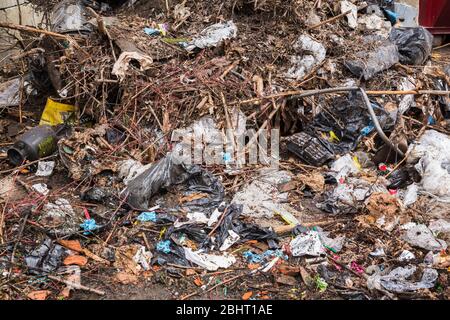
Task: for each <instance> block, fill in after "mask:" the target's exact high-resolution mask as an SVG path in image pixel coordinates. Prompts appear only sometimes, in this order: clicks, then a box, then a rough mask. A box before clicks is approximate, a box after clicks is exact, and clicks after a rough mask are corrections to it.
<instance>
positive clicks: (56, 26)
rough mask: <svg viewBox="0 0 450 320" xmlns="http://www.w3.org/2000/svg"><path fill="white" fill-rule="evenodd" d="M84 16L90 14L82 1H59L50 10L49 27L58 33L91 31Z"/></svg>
mask: <svg viewBox="0 0 450 320" xmlns="http://www.w3.org/2000/svg"><path fill="white" fill-rule="evenodd" d="M86 17H90V15H89V12H88V11H87V9H86V6H85V5H84V4H83V1H81V0H80V1H73V0H65V1H61V2H60V3H58V4H57V5H56V6H55V7H54V8H53V10H52V13H51V29H52V31H55V32H59V33H65V32H91V31H92V26H91V25H89V24H88V20H87V19H86Z"/></svg>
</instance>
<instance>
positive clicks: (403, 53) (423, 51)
mask: <svg viewBox="0 0 450 320" xmlns="http://www.w3.org/2000/svg"><path fill="white" fill-rule="evenodd" d="M389 40H391V41H392V42H394V43H395V44H396V45H397V47H398V53H399V56H400V62H401V63H402V64H411V65H423V64H424V63H425V61H427V59H428V57H429V56H430V54H431V50H432V48H433V35H432V34H431V33H430V32H429V31H428V30H427V29H425V28H424V27H417V28H393V29H392V30H391V33H390V34H389Z"/></svg>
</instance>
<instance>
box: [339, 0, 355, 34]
mask: <svg viewBox="0 0 450 320" xmlns="http://www.w3.org/2000/svg"><path fill="white" fill-rule="evenodd" d="M339 4H340V9H341V13H345V12H347V11H350V13H348V14H347V15H346V18H347V24H348V26H349V27H350V28H352V29H356V27H357V26H358V7H357V6H356V5H355V4H353V3H351V2H350V1H346V0H344V1H340V2H339Z"/></svg>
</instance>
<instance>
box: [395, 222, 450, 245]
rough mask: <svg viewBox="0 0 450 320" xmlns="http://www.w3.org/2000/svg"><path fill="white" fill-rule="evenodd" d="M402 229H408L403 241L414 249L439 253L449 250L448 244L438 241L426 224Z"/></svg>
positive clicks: (409, 225)
mask: <svg viewBox="0 0 450 320" xmlns="http://www.w3.org/2000/svg"><path fill="white" fill-rule="evenodd" d="M402 229H406V232H405V234H404V235H403V237H402V238H403V240H404V241H406V242H408V243H409V244H410V245H412V246H414V247H419V248H422V249H426V250H430V251H439V250H445V249H447V243H445V241H444V240H441V239H436V238H435V237H434V235H433V233H432V232H431V230H430V229H428V228H427V226H426V225H424V224H415V223H412V224H408V225H403V226H402Z"/></svg>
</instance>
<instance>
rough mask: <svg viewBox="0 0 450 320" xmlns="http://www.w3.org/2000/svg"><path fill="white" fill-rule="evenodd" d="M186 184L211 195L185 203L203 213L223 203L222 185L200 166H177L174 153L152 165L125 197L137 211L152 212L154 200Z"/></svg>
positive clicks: (134, 183)
mask: <svg viewBox="0 0 450 320" xmlns="http://www.w3.org/2000/svg"><path fill="white" fill-rule="evenodd" d="M182 183H183V184H185V185H186V188H187V190H188V191H189V192H202V193H207V194H208V195H209V196H208V197H205V198H201V199H197V200H193V201H191V202H189V204H185V205H184V206H187V207H189V208H192V209H199V211H204V210H208V209H211V208H215V207H217V206H218V205H219V204H220V203H221V202H222V200H223V197H224V189H223V186H222V184H221V183H220V182H219V180H218V179H217V178H215V177H214V176H213V175H212V174H211V173H209V172H207V171H205V170H203V169H202V168H201V167H200V166H197V165H192V166H191V165H185V164H176V163H175V162H174V159H173V155H172V154H168V155H167V156H166V157H165V158H163V159H161V160H159V161H158V162H155V163H154V164H152V165H151V166H150V167H149V168H148V169H147V170H145V171H144V172H142V173H141V174H139V175H138V176H137V177H136V178H134V179H133V180H132V181H129V182H128V186H127V188H126V189H125V190H124V191H123V193H122V195H123V196H127V197H128V198H127V200H128V204H130V205H131V206H133V207H134V208H135V209H139V210H148V209H149V208H150V207H151V206H150V200H151V198H152V197H153V196H154V195H155V194H157V193H158V192H160V191H161V190H163V189H166V190H167V189H168V188H170V187H171V186H174V185H178V184H182Z"/></svg>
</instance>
